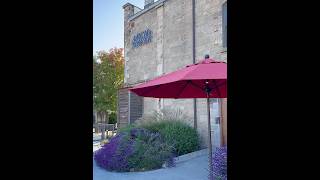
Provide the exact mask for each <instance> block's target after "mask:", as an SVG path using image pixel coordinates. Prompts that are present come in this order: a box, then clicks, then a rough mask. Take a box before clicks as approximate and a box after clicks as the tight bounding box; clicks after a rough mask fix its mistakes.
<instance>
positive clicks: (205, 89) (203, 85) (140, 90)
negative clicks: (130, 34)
mask: <svg viewBox="0 0 320 180" xmlns="http://www.w3.org/2000/svg"><path fill="white" fill-rule="evenodd" d="M130 91H132V92H134V93H136V94H137V95H139V96H143V97H154V98H175V99H182V98H207V109H208V136H209V166H210V176H212V142H211V125H210V124H211V123H210V105H209V98H226V97H227V64H226V63H225V62H221V61H215V60H213V59H209V56H208V55H206V58H205V59H204V60H202V61H200V62H199V63H196V64H192V65H188V66H186V67H185V68H183V69H180V70H177V71H175V72H172V73H169V74H166V75H163V76H160V77H157V78H155V79H153V80H150V81H148V82H146V83H143V84H140V85H137V86H135V87H133V88H130Z"/></svg>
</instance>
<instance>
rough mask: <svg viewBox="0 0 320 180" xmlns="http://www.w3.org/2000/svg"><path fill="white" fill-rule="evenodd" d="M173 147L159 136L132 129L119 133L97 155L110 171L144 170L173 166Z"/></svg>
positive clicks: (101, 163) (101, 164) (102, 165)
mask: <svg viewBox="0 0 320 180" xmlns="http://www.w3.org/2000/svg"><path fill="white" fill-rule="evenodd" d="M172 151H173V150H172V147H171V146H169V145H168V144H167V143H165V142H164V141H163V138H162V137H161V135H160V134H159V133H154V132H151V131H148V130H146V129H143V128H132V129H130V130H128V131H125V132H121V133H118V134H117V135H116V136H115V137H113V138H112V139H111V140H110V142H109V143H107V144H105V145H104V146H103V147H102V148H101V149H100V150H98V151H97V152H96V153H95V154H94V159H95V160H96V162H97V164H98V165H99V166H100V167H102V168H105V169H107V170H110V171H119V172H123V171H144V170H151V169H157V168H161V166H162V164H163V163H165V162H168V166H174V161H173V160H172V158H173V154H172Z"/></svg>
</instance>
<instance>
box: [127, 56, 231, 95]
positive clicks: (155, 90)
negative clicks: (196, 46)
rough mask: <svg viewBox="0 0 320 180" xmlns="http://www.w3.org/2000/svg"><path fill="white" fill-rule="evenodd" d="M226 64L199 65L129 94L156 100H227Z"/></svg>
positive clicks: (207, 61)
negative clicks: (208, 90)
mask: <svg viewBox="0 0 320 180" xmlns="http://www.w3.org/2000/svg"><path fill="white" fill-rule="evenodd" d="M226 72H227V64H226V63H225V62H219V61H215V60H213V59H205V60H203V61H201V62H199V63H197V64H192V65H188V66H186V67H185V68H183V69H180V70H177V71H175V72H172V73H169V74H166V75H163V76H160V77H157V78H155V79H153V80H150V81H148V82H146V83H144V84H141V85H138V86H136V87H133V88H131V89H130V90H131V91H132V92H134V93H136V94H137V95H139V96H143V97H154V98H176V99H178V98H179V99H180V98H207V93H206V91H205V89H206V88H209V89H211V91H210V93H209V98H226V97H227V83H226V81H227V73H226Z"/></svg>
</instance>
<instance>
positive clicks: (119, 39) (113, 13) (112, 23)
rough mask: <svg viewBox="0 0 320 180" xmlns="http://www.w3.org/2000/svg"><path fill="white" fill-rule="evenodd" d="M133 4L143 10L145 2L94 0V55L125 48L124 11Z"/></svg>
mask: <svg viewBox="0 0 320 180" xmlns="http://www.w3.org/2000/svg"><path fill="white" fill-rule="evenodd" d="M126 3H131V4H133V5H135V6H138V7H139V8H141V9H143V6H144V0H93V54H96V52H97V51H99V50H107V51H108V50H109V49H111V48H113V47H118V48H120V47H121V48H123V9H122V6H123V5H124V4H126Z"/></svg>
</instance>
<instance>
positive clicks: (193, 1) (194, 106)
mask: <svg viewBox="0 0 320 180" xmlns="http://www.w3.org/2000/svg"><path fill="white" fill-rule="evenodd" d="M195 9H196V7H195V0H192V63H193V64H195V63H196V36H195V33H196V28H195V21H196V18H195ZM193 116H194V117H193V119H194V121H193V127H194V129H197V126H198V125H197V99H196V98H194V99H193Z"/></svg>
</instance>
